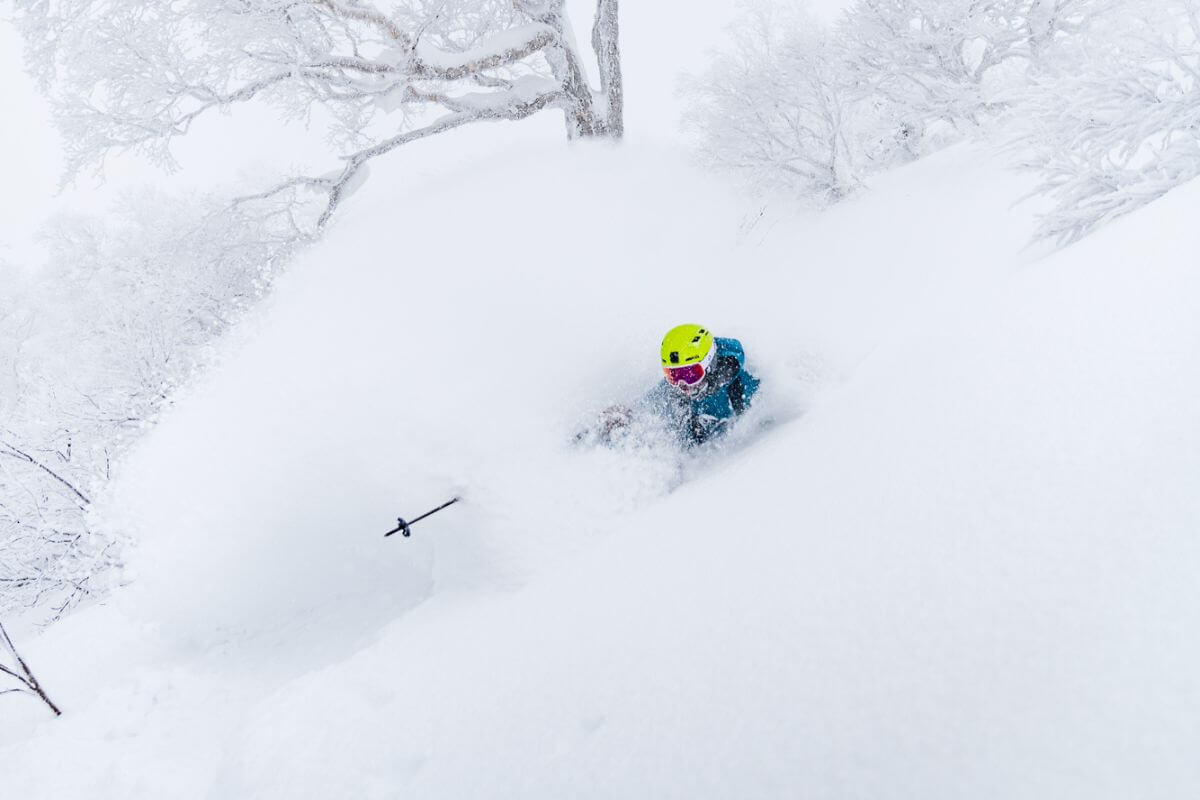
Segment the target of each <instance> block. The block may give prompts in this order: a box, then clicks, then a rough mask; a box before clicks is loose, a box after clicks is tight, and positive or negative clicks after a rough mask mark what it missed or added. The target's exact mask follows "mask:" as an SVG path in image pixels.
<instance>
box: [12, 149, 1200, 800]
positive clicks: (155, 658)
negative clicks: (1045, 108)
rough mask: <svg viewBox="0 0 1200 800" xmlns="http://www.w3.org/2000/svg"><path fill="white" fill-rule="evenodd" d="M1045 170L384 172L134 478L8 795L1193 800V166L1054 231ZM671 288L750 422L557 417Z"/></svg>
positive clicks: (147, 453) (598, 385)
mask: <svg viewBox="0 0 1200 800" xmlns="http://www.w3.org/2000/svg"><path fill="white" fill-rule="evenodd" d="M1022 189H1023V186H1022V184H1021V182H1020V181H1019V180H1016V179H1014V178H1013V177H1012V176H1010V175H1007V174H1006V173H1004V172H1002V171H1001V170H999V169H998V168H997V167H996V166H995V165H993V164H991V163H989V162H988V161H987V159H986V158H985V157H983V156H982V155H980V154H979V153H977V152H975V151H972V150H970V149H966V148H956V149H952V150H950V151H947V152H945V153H942V154H941V155H939V156H936V157H934V158H930V159H928V160H926V161H924V162H922V163H918V164H915V165H912V166H910V167H907V168H905V169H902V170H899V171H897V172H896V173H894V174H891V175H888V176H885V177H884V178H882V179H881V180H880V181H879V183H878V185H877V186H875V187H874V189H873V191H872V192H871V193H869V194H866V195H864V196H863V197H860V198H858V199H856V200H854V201H851V202H849V203H846V204H844V205H843V206H841V207H839V208H836V209H834V210H833V211H831V212H829V213H828V214H825V215H822V216H816V217H800V216H797V215H794V214H781V213H773V214H770V215H768V216H767V217H764V218H763V219H762V220H760V221H759V222H758V223H757V224H756V225H751V224H749V223H748V222H747V220H750V219H752V218H753V217H744V216H743V211H744V209H742V208H740V207H739V206H738V205H737V204H736V203H735V202H733V201H731V200H729V199H728V196H727V193H726V191H725V190H724V188H723V187H722V186H720V185H719V184H713V183H711V182H709V180H708V179H706V178H704V177H703V176H701V175H699V174H698V173H697V171H696V170H695V169H694V168H693V167H691V166H689V165H688V164H686V163H684V162H683V161H682V160H681V159H680V158H679V157H678V156H677V155H676V154H674V153H672V152H670V151H667V150H663V149H659V148H656V147H655V146H653V145H651V144H640V145H639V144H633V145H630V146H628V147H626V148H623V149H620V150H612V149H609V148H606V147H594V148H583V147H578V148H571V149H569V150H567V151H563V150H559V149H554V150H550V151H548V150H547V149H546V148H543V147H538V148H536V149H533V148H531V149H527V150H522V149H520V148H516V147H514V148H512V149H510V150H508V151H507V155H506V157H505V158H504V159H502V160H496V159H492V160H489V161H484V162H478V163H475V162H470V161H468V162H466V163H460V164H455V165H453V166H448V167H430V168H429V169H428V170H427V171H426V172H425V173H424V174H423V175H422V176H421V177H420V178H419V179H418V180H417V182H416V183H414V181H413V180H412V179H411V178H409V179H408V180H407V182H405V181H399V180H388V178H387V176H386V175H381V174H379V173H377V175H376V176H375V179H373V180H372V181H371V182H370V183H369V184H368V185H367V187H365V188H364V189H363V190H362V192H361V194H360V195H358V196H356V197H355V199H354V203H353V205H352V206H351V207H350V208H349V209H348V211H347V213H346V215H345V217H344V218H343V220H342V222H341V223H340V224H339V225H338V226H337V227H336V229H335V230H334V231H333V232H332V233H331V235H330V236H329V237H328V239H327V240H326V241H324V242H323V243H322V244H321V245H320V246H318V247H317V248H315V249H314V250H313V251H312V252H310V253H309V254H308V255H306V256H305V257H304V259H303V260H302V262H301V263H300V264H298V265H297V266H296V268H295V269H294V270H293V271H292V272H291V273H290V274H289V275H288V276H287V277H286V278H285V279H284V280H283V281H282V282H281V285H280V287H279V290H278V292H277V293H276V294H275V295H274V296H273V298H272V299H271V301H270V302H269V304H268V307H267V308H265V309H264V310H263V311H262V313H261V314H260V315H258V317H257V318H256V319H255V320H254V322H253V324H251V325H248V326H245V327H244V328H243V329H242V330H240V331H238V333H237V335H236V336H235V337H233V339H232V340H231V341H229V342H227V343H226V344H225V358H224V362H223V364H222V365H221V367H220V368H219V369H218V370H216V371H215V372H214V373H212V374H211V375H210V376H209V377H208V378H207V379H206V380H204V381H202V383H201V384H200V385H198V386H196V387H195V388H194V390H193V391H192V392H191V393H190V394H189V396H187V397H186V398H184V399H183V401H182V402H181V403H180V404H179V406H178V407H177V408H176V409H175V410H174V411H173V412H172V413H171V414H170V415H168V417H167V418H166V419H165V420H164V421H163V423H162V425H161V426H160V427H159V428H158V429H157V430H156V431H155V432H154V433H153V434H152V435H151V436H150V437H149V438H148V439H147V440H146V441H145V443H144V446H142V447H141V448H140V449H139V450H138V452H137V453H136V454H135V455H134V457H133V458H132V459H130V461H129V462H128V463H127V464H125V465H124V469H123V473H122V476H121V478H120V479H119V481H118V483H117V486H116V487H115V488H114V492H113V494H112V496H111V497H109V498H107V500H106V503H105V512H104V513H105V516H106V518H107V519H108V520H109V521H110V522H112V523H114V524H122V525H125V526H128V529H129V530H131V531H132V532H133V533H134V535H135V537H136V539H137V541H138V546H137V548H136V549H135V551H134V553H133V555H132V563H133V567H134V570H135V572H134V578H135V580H134V581H133V583H132V584H131V585H130V586H129V587H128V588H127V589H125V590H124V591H122V592H120V593H118V595H117V596H116V597H114V599H113V600H112V601H111V602H110V603H109V604H107V605H105V606H102V607H95V608H91V609H88V610H86V611H84V612H82V613H79V614H77V615H76V616H74V617H72V618H71V619H69V620H67V621H66V622H64V623H62V624H60V625H58V626H56V627H54V628H52V629H51V630H50V631H49V632H47V633H46V634H45V635H44V636H42V637H40V638H38V639H36V640H32V641H29V642H28V646H27V648H26V649H27V651H28V655H29V657H30V660H31V662H32V663H33V664H34V665H35V666H36V668H37V669H38V670H39V671H40V673H41V674H42V675H41V677H42V678H43V679H44V681H45V683H46V684H47V685H48V686H49V687H51V688H52V689H53V691H54V693H55V697H56V700H57V701H58V702H59V703H60V704H61V705H63V706H64V707H65V708H66V709H67V711H68V713H67V715H66V716H65V717H64V718H62V719H61V720H57V721H49V720H45V718H44V715H43V714H42V712H41V710H39V709H38V708H36V707H35V706H33V705H32V704H30V705H29V706H21V705H19V702H17V703H9V704H6V705H5V706H4V709H5V713H6V714H13V715H15V716H17V719H16V721H15V723H14V724H13V725H11V726H6V727H5V730H4V732H3V733H2V734H0V736H3V737H5V738H3V739H0V760H2V761H3V762H4V763H6V764H8V765H17V766H16V768H15V771H14V770H13V769H12V767H11V766H10V767H9V768H7V769H6V775H5V779H4V781H5V789H6V791H5V794H6V795H9V794H11V795H12V796H29V797H55V798H72V797H81V798H82V797H89V798H94V797H113V798H117V797H120V798H135V797H146V798H161V797H172V798H188V797H222V798H225V797H263V798H271V797H278V798H307V797H312V798H318V797H320V798H324V797H355V798H359V797H362V798H375V797H378V798H391V797H437V798H454V797H464V798H465V797H523V798H524V797H564V796H569V797H796V796H803V797H830V798H845V797H921V798H941V797H944V798H960V797H972V798H986V797H997V798H999V797H1005V798H1007V797H1087V798H1097V797H1113V798H1117V797H1130V796H1137V797H1162V798H1176V797H1179V798H1182V797H1190V796H1194V794H1195V792H1196V790H1197V789H1200V761H1198V760H1197V759H1196V758H1195V757H1194V756H1195V753H1196V752H1197V750H1198V748H1200V721H1198V720H1200V714H1198V713H1197V712H1198V711H1200V678H1198V677H1197V676H1198V675H1200V668H1198V667H1200V664H1198V663H1197V660H1198V656H1200V645H1198V644H1197V643H1196V639H1195V636H1194V635H1193V632H1194V631H1195V630H1196V626H1197V624H1198V623H1200V592H1198V590H1197V588H1196V582H1195V579H1194V576H1195V575H1196V573H1197V569H1198V568H1200V544H1198V543H1197V539H1196V536H1195V532H1196V530H1197V526H1198V523H1200V499H1198V497H1197V493H1196V492H1195V488H1194V487H1195V486H1196V485H1197V481H1198V479H1200V422H1198V421H1197V419H1196V415H1195V413H1194V409H1195V408H1196V407H1197V404H1198V403H1200V378H1198V377H1197V376H1198V375H1200V363H1198V361H1200V352H1198V350H1197V342H1198V341H1200V321H1198V320H1200V313H1198V312H1200V285H1198V284H1200V275H1197V273H1196V270H1195V268H1194V254H1195V252H1196V251H1197V246H1198V245H1200V231H1197V229H1196V228H1195V226H1194V225H1193V224H1191V223H1192V220H1193V217H1194V209H1195V208H1196V204H1197V201H1198V200H1200V187H1198V186H1188V187H1185V188H1184V189H1183V190H1181V191H1178V192H1176V193H1175V194H1174V195H1171V196H1169V197H1167V198H1166V199H1165V200H1164V201H1161V202H1159V203H1157V204H1155V205H1153V206H1152V207H1150V208H1148V209H1147V210H1145V211H1144V212H1141V213H1139V214H1137V215H1134V216H1132V217H1130V218H1128V219H1126V220H1123V221H1121V222H1119V223H1117V224H1114V225H1113V226H1111V227H1110V228H1108V229H1106V230H1105V231H1103V232H1101V233H1100V234H1099V235H1097V236H1095V237H1093V238H1091V239H1089V240H1086V241H1084V242H1083V243H1081V244H1079V245H1077V246H1075V247H1073V248H1071V249H1069V250H1066V251H1063V252H1060V253H1057V254H1053V255H1050V256H1049V257H1044V258H1042V257H1039V254H1037V253H1035V252H1031V251H1027V250H1024V249H1023V248H1024V244H1025V241H1026V237H1027V235H1028V231H1029V230H1030V229H1031V222H1030V219H1029V216H1028V215H1029V213H1030V210H1029V209H1027V208H1023V207H1021V208H1017V209H1012V208H1010V207H1009V202H1010V200H1011V199H1012V198H1013V197H1016V196H1019V195H1020V194H1021V191H1022ZM683 320H695V321H702V322H704V323H705V324H708V325H711V326H712V327H713V328H714V329H715V330H717V331H718V332H719V333H722V334H728V335H734V336H738V337H740V338H741V339H742V340H743V341H744V342H745V343H746V345H747V348H748V351H749V353H750V354H751V358H752V368H753V369H755V370H756V371H757V372H759V373H761V374H762V375H763V377H764V378H765V385H766V388H765V389H764V393H763V397H762V402H761V403H760V405H759V407H758V408H756V410H755V411H754V412H753V413H754V415H755V417H756V419H751V420H747V423H746V425H745V426H744V427H743V431H742V432H741V433H740V434H739V435H737V436H735V437H733V438H732V440H731V441H730V442H728V443H727V444H726V445H725V446H724V447H723V449H722V450H721V451H720V452H716V453H710V454H707V455H700V456H696V457H694V458H687V459H680V458H679V457H678V456H677V455H675V454H673V453H671V452H670V451H664V450H662V449H661V448H656V447H653V446H647V447H645V448H641V449H637V448H631V449H628V450H625V451H619V452H609V451H595V450H588V449H579V448H576V447H573V446H571V444H570V439H571V434H572V433H573V432H574V430H575V429H576V428H577V427H578V426H579V425H581V424H584V423H585V422H586V421H587V420H588V419H590V418H591V416H592V414H594V412H595V411H596V410H597V409H599V408H601V407H602V406H603V405H604V404H606V403H607V402H610V401H612V400H616V399H621V398H625V397H628V396H631V395H633V394H636V393H637V392H638V391H640V390H641V389H642V388H643V387H644V386H646V385H648V383H649V382H652V381H653V380H655V379H656V371H657V365H656V363H655V360H654V358H655V349H656V346H657V345H656V343H657V339H658V337H659V336H660V335H661V332H662V330H664V329H665V328H667V327H669V326H670V325H673V324H675V323H677V322H679V321H683ZM767 418H771V419H774V420H775V424H774V426H773V427H772V428H770V430H769V431H767V432H764V433H760V434H759V433H753V432H752V429H753V427H754V424H755V423H756V422H761V421H763V420H765V419H767ZM454 492H461V493H463V494H464V496H465V497H466V498H467V499H468V503H467V504H466V505H464V506H460V507H455V508H453V509H449V510H447V511H446V512H444V513H443V514H441V515H439V516H437V517H434V518H432V519H430V520H427V521H425V522H422V523H421V524H420V525H418V526H417V527H416V529H415V536H414V538H413V539H411V540H400V539H397V538H393V539H388V540H384V539H382V538H381V537H380V535H379V534H381V533H382V531H383V530H386V528H387V527H389V523H390V520H391V519H392V518H393V517H394V516H395V515H396V514H398V513H404V514H406V515H412V514H414V513H417V512H419V511H421V510H424V509H425V508H428V507H431V506H432V505H434V504H436V503H437V502H439V501H441V500H443V499H445V498H446V497H447V496H449V495H450V494H451V493H454ZM81 664H82V665H85V668H83V669H81V668H80V666H81ZM6 699H9V700H11V698H6ZM18 709H19V710H18ZM64 762H65V763H67V764H69V768H66V769H64V768H63V767H62V766H61V765H63V764H64Z"/></svg>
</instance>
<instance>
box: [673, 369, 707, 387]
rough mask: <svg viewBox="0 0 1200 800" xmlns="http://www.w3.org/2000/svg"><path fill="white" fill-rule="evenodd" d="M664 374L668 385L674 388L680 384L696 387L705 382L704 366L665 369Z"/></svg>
mask: <svg viewBox="0 0 1200 800" xmlns="http://www.w3.org/2000/svg"><path fill="white" fill-rule="evenodd" d="M663 374H664V375H666V376H667V383H669V384H671V385H672V386H678V385H680V384H683V385H684V386H695V385H696V384H697V383H699V382H700V381H702V380H704V365H703V364H686V365H684V366H682V367H663Z"/></svg>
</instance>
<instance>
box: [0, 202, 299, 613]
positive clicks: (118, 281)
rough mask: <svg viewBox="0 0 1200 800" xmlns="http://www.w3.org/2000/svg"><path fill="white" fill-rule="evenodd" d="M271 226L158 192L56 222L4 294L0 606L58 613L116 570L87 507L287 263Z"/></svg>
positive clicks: (272, 222) (286, 238)
mask: <svg viewBox="0 0 1200 800" xmlns="http://www.w3.org/2000/svg"><path fill="white" fill-rule="evenodd" d="M277 222H278V220H277V219H273V218H267V219H264V218H262V217H252V216H248V215H246V214H244V213H242V211H241V210H239V209H236V208H235V209H232V210H230V209H228V208H227V207H226V206H225V204H223V203H221V202H219V201H211V202H207V203H204V204H202V205H201V207H199V208H196V207H190V208H189V207H187V206H183V205H180V204H178V203H173V202H171V201H169V200H166V199H164V198H159V197H151V198H146V199H143V200H142V201H140V202H137V203H136V204H131V205H129V206H128V207H126V209H125V211H124V213H123V215H121V216H120V217H119V218H117V219H113V218H109V219H106V220H105V223H104V224H100V223H99V222H98V221H96V220H89V219H64V220H60V221H59V222H58V223H57V224H56V225H55V227H54V228H53V230H52V231H50V232H49V234H48V237H47V238H48V243H49V244H50V247H51V258H50V263H49V264H48V265H47V266H46V267H45V268H44V269H43V270H41V271H40V272H39V273H37V275H36V276H35V277H34V278H33V279H32V280H31V282H30V285H28V286H25V287H23V288H22V289H21V290H19V291H14V292H12V293H11V294H8V295H6V296H3V297H0V375H3V376H4V377H3V379H2V381H3V382H2V383H0V386H2V387H3V389H4V392H3V395H2V396H0V614H3V613H4V612H10V611H14V610H18V609H27V608H31V607H44V608H46V609H49V611H48V612H46V613H48V614H49V615H50V616H55V615H57V614H59V613H61V612H62V611H63V610H65V609H67V608H68V607H70V606H71V605H73V604H75V603H77V602H79V601H80V600H81V599H83V598H85V597H87V596H88V595H90V594H92V593H93V591H95V590H96V589H97V588H99V587H100V586H101V585H102V584H103V583H104V582H105V581H106V580H109V579H110V578H111V577H112V576H113V574H114V569H113V568H114V567H117V566H119V564H120V542H119V541H118V539H117V537H116V536H114V535H112V534H110V533H108V532H106V531H102V530H97V529H96V528H95V527H94V526H93V525H92V524H91V523H90V522H89V517H88V510H89V507H90V506H91V503H92V501H93V500H94V499H95V497H96V495H97V493H99V492H100V491H102V489H103V487H104V484H105V483H106V482H107V480H108V479H109V477H110V475H111V473H112V469H113V464H114V460H115V459H117V458H118V457H119V456H120V455H121V453H122V452H123V451H124V450H125V449H126V447H127V446H128V445H129V444H130V443H131V442H132V441H133V440H134V438H135V437H136V436H137V435H138V434H139V433H140V432H141V431H142V430H143V429H144V427H145V426H146V425H147V424H149V422H151V421H152V420H153V418H154V416H155V415H156V414H157V412H158V411H159V409H160V408H161V407H162V406H163V404H164V403H166V402H168V401H169V398H170V397H171V396H172V393H173V392H174V390H175V389H176V387H178V386H179V385H180V384H182V383H183V382H184V381H186V380H188V378H189V376H190V375H191V374H192V372H193V371H194V370H195V369H196V368H197V366H199V365H200V364H201V363H202V362H203V360H204V359H205V357H206V355H205V354H206V350H207V347H206V346H207V345H208V344H209V343H210V342H211V341H212V340H213V338H214V337H216V336H217V335H219V334H220V333H221V332H223V331H224V330H226V329H227V328H228V327H229V325H230V323H231V321H232V320H233V319H234V318H235V317H236V315H237V314H238V313H239V311H240V310H241V309H243V308H245V307H246V306H247V305H249V303H251V302H252V301H253V300H254V299H256V298H257V297H259V296H261V294H262V292H263V291H264V290H265V288H266V287H267V285H268V283H269V281H270V278H271V276H272V274H273V273H274V271H275V269H276V266H277V265H278V264H279V263H280V262H281V260H282V259H284V258H286V257H287V255H288V253H289V252H290V250H291V249H292V247H293V246H294V244H295V242H296V238H295V235H294V233H293V232H290V231H289V229H288V227H287V226H286V225H285V226H280V225H278V224H277Z"/></svg>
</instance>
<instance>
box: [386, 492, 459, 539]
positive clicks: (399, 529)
mask: <svg viewBox="0 0 1200 800" xmlns="http://www.w3.org/2000/svg"><path fill="white" fill-rule="evenodd" d="M459 500H462V498H461V497H455V498H453V499H451V500H448V501H446V502H445V503H442V504H441V505H440V506H438V507H437V508H435V509H433V510H432V511H426V512H425V513H424V514H422V515H421V516H419V517H417V518H416V519H414V520H412V521H411V522H405V520H404V517H399V518H398V519H397V520H396V523H397V524H396V527H394V528H392V529H391V530H390V531H388V532H387V533H385V534H384V536H385V537H386V536H391V535H392V534H393V533H400V534H403V535H404V536H405V537H408V536H412V531H411V530H409V529H410V528H411V527H412V526H413V525H416V524H417V523H418V522H420V521H421V520H423V519H425V518H426V517H428V516H431V515H433V514H436V513H437V512H439V511H441V510H442V509H443V508H449V507H450V506H452V505H454V504H455V503H457V502H458V501H459Z"/></svg>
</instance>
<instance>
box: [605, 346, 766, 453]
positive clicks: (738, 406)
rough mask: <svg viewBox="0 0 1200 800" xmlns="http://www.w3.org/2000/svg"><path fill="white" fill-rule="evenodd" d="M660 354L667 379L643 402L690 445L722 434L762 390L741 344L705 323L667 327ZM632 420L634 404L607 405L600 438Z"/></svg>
mask: <svg viewBox="0 0 1200 800" xmlns="http://www.w3.org/2000/svg"><path fill="white" fill-rule="evenodd" d="M660 356H661V362H662V371H663V376H664V378H665V379H664V380H663V381H661V382H660V383H659V384H658V385H656V386H655V387H654V389H652V390H651V391H650V393H649V394H648V395H646V397H645V398H644V399H643V401H642V403H641V404H639V405H642V406H644V407H646V408H647V409H648V410H649V411H651V412H652V413H653V414H655V415H657V416H659V417H661V418H662V419H663V420H665V421H666V422H667V424H668V425H669V426H670V427H671V428H672V429H673V430H674V431H675V432H676V433H677V434H678V435H679V437H680V439H681V440H682V441H683V443H684V444H685V445H688V446H690V445H696V444H701V443H702V442H706V441H708V440H709V439H711V438H712V437H713V436H715V435H719V434H721V433H723V432H724V431H725V428H726V426H727V425H728V424H729V422H730V421H731V420H733V419H734V418H735V417H737V416H739V415H740V414H742V412H744V411H745V410H746V409H747V408H749V406H750V400H751V398H752V397H753V396H754V393H755V392H756V391H758V383H759V381H758V378H755V377H754V376H753V375H751V374H750V373H749V372H748V371H747V370H746V354H745V351H744V350H743V349H742V343H741V342H739V341H738V340H737V339H723V338H720V337H717V336H713V335H712V332H711V331H709V330H708V328H705V327H703V326H701V325H679V326H676V327H674V328H672V329H671V330H669V331H667V335H666V336H664V337H663V341H662V349H661V353H660ZM633 419H634V411H633V409H630V408H628V407H626V406H612V407H610V408H608V409H606V410H605V411H604V413H603V414H602V415H601V417H600V428H599V435H600V439H601V440H602V441H605V442H607V441H610V440H611V439H612V437H613V434H614V433H615V432H616V431H617V430H619V429H621V428H625V427H627V426H628V425H629V424H630V423H631V422H632V421H633Z"/></svg>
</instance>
